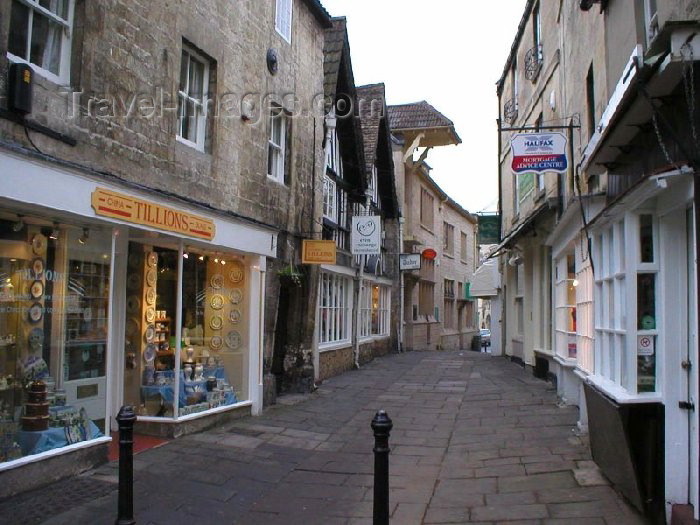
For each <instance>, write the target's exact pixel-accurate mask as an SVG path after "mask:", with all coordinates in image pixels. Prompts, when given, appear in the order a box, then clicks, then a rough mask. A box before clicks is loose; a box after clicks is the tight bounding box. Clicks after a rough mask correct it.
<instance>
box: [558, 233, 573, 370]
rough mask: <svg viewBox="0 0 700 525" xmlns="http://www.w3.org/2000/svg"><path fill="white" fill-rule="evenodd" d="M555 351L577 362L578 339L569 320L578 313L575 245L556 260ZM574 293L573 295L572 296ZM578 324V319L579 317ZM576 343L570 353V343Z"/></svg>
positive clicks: (563, 358)
mask: <svg viewBox="0 0 700 525" xmlns="http://www.w3.org/2000/svg"><path fill="white" fill-rule="evenodd" d="M569 257H570V258H571V260H572V263H573V272H572V273H571V274H569ZM553 270H554V351H555V353H556V355H557V356H558V357H559V358H560V359H562V360H564V361H567V362H570V363H576V359H577V355H578V341H577V340H576V329H570V326H569V321H570V320H571V319H570V318H571V316H572V315H577V313H578V312H577V310H576V288H577V287H578V285H579V283H578V281H577V279H576V272H577V261H576V252H575V250H574V248H573V247H571V248H570V249H569V250H565V251H564V252H562V253H561V255H559V257H557V258H556V259H555V261H554V268H553ZM570 293H573V297H572V296H570ZM577 325H578V319H577ZM570 344H574V345H575V346H574V355H570V352H569V345H570Z"/></svg>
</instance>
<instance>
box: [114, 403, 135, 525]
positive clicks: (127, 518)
mask: <svg viewBox="0 0 700 525" xmlns="http://www.w3.org/2000/svg"><path fill="white" fill-rule="evenodd" d="M135 421H136V414H135V413H134V407H130V406H123V407H121V409H120V410H119V414H117V423H119V511H118V512H119V514H118V516H117V521H116V525H134V524H135V523H136V520H134V422H135Z"/></svg>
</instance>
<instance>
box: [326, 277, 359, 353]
mask: <svg viewBox="0 0 700 525" xmlns="http://www.w3.org/2000/svg"><path fill="white" fill-rule="evenodd" d="M320 281H321V282H320V285H319V286H320V288H321V291H320V297H319V319H320V328H319V331H320V338H319V341H320V343H321V344H331V343H341V342H350V328H349V326H350V309H351V305H352V303H351V301H352V281H351V280H350V279H348V278H347V277H343V276H341V275H335V274H332V273H322V274H321V280H320Z"/></svg>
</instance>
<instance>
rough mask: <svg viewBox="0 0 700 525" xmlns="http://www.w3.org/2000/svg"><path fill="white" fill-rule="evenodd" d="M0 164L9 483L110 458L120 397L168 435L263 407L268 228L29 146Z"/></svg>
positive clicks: (1, 426) (0, 325)
mask: <svg viewBox="0 0 700 525" xmlns="http://www.w3.org/2000/svg"><path fill="white" fill-rule="evenodd" d="M0 164H2V165H3V172H4V173H3V184H2V188H1V189H0V479H2V480H3V482H2V483H0V486H3V487H5V488H4V489H2V490H0V497H3V496H8V495H10V494H12V493H15V492H18V491H21V490H26V489H27V488H29V487H31V486H33V485H37V484H43V483H47V482H49V481H51V480H52V479H56V478H58V477H61V476H62V475H66V474H68V473H71V472H74V471H76V470H82V469H83V468H86V466H89V465H90V464H94V463H95V462H99V461H103V460H104V459H105V458H106V446H105V445H106V443H108V442H109V441H110V440H111V437H110V433H111V432H114V431H115V430H116V422H115V419H114V416H115V415H116V414H117V412H118V410H119V408H120V407H121V406H122V405H132V406H134V408H135V411H136V413H137V415H138V421H137V431H140V432H146V433H152V434H158V435H163V436H178V435H180V434H183V433H186V432H191V431H193V430H198V429H201V428H205V427H207V426H211V425H213V424H216V423H217V422H219V421H220V420H221V419H223V418H230V417H237V416H239V415H240V414H250V413H251V412H252V413H258V412H259V411H260V410H261V409H262V378H261V357H260V355H261V348H262V326H263V325H262V311H263V308H264V282H265V279H264V272H265V261H266V257H267V256H274V252H275V242H276V235H275V233H274V232H273V231H272V230H267V229H265V228H263V227H260V226H257V225H249V224H247V223H243V222H242V221H240V220H235V219H231V218H229V217H226V216H223V215H217V214H215V213H211V212H210V211H209V210H205V209H203V208H201V207H198V206H197V205H196V204H194V203H188V202H183V201H179V200H175V199H166V198H165V197H163V196H162V195H160V194H155V193H145V192H143V191H140V190H138V189H136V188H133V187H129V186H127V185H121V184H119V185H117V184H111V183H105V181H104V179H101V178H100V177H99V176H93V175H92V174H90V173H83V172H79V171H77V170H72V169H70V168H62V167H61V168H57V167H56V166H55V165H52V164H48V163H43V162H39V161H34V160H28V159H27V158H26V157H24V156H21V155H14V154H11V153H4V152H0ZM41 188H45V189H46V188H49V189H50V191H47V190H42V189H41ZM154 195H155V196H154ZM100 445H102V446H100ZM67 453H71V454H67ZM61 458H63V459H61ZM46 462H51V464H52V468H51V469H47V468H45V467H46ZM46 471H50V472H51V474H46ZM47 476H48V477H47Z"/></svg>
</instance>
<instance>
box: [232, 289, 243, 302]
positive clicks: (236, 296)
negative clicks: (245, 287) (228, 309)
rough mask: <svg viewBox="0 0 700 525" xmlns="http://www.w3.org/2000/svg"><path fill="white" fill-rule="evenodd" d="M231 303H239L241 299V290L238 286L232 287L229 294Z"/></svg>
mask: <svg viewBox="0 0 700 525" xmlns="http://www.w3.org/2000/svg"><path fill="white" fill-rule="evenodd" d="M229 299H230V300H231V304H239V303H240V302H241V301H242V300H243V292H242V291H241V289H240V288H234V289H233V290H231V294H230V295H229Z"/></svg>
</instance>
